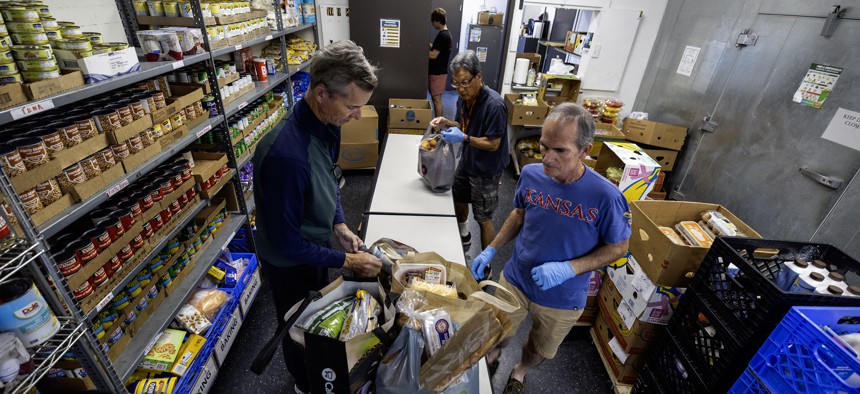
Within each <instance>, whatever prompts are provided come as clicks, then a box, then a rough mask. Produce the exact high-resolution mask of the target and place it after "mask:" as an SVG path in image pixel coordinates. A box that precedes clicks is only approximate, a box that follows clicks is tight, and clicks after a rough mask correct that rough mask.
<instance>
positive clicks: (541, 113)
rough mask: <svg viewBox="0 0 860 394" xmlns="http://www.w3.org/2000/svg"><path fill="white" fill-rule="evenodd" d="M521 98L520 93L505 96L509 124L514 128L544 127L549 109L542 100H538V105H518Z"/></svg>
mask: <svg viewBox="0 0 860 394" xmlns="http://www.w3.org/2000/svg"><path fill="white" fill-rule="evenodd" d="M519 98H520V94H518V93H509V94H506V95H505V106H507V107H508V122H509V123H510V124H511V125H514V126H526V125H532V126H534V125H538V126H539V125H542V124H543V121H544V119H545V118H546V115H547V111H548V110H549V108H548V107H547V105H546V103H544V102H543V100H541V99H539V98H538V99H537V105H524V104H517V99H519Z"/></svg>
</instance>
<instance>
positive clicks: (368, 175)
mask: <svg viewBox="0 0 860 394" xmlns="http://www.w3.org/2000/svg"><path fill="white" fill-rule="evenodd" d="M451 93H452V92H451ZM455 100H456V95H453V94H450V93H446V94H445V96H444V106H445V111H446V114H453V113H454V111H453V109H454V106H455V104H454V102H453V101H455ZM451 118H453V115H452V116H451ZM346 178H347V183H346V186H345V187H344V189H343V190H342V193H341V196H342V197H341V198H342V200H341V202H342V205H343V208H344V212H345V214H346V219H347V224H348V225H349V226H350V228H352V229H354V230H356V229H357V228H358V225H359V223H360V222H361V214H362V212H363V211H364V210H365V208H366V206H367V203H368V201H369V198H370V191H371V183H372V181H373V173H372V171H352V172H347V173H346ZM516 182H517V180H516V176H515V175H514V172H513V169H512V168H509V169H508V171H505V173H504V175H503V176H502V179H501V186H500V188H499V208H498V210H497V211H496V214H495V215H494V218H493V222H494V224H495V226H496V229H497V230H498V229H499V228H500V227H501V225H502V222H503V221H504V219H505V217H507V214H508V213H509V212H510V210H511V209H512V198H513V192H514V188H515V187H516ZM469 227H470V229H471V231H472V233H473V234H475V235H476V234H478V231H479V230H478V226H477V223H475V222H474V220H471V219H470V225H469ZM356 232H357V230H356ZM392 236H393V237H396V235H394V234H392ZM475 240H477V238H475ZM512 250H513V242H511V243H510V244H509V245H507V246H505V247H503V248H501V249H500V250H499V251H498V253H497V254H496V257H495V258H494V259H493V262H492V266H493V273H494V274H493V276H494V279H496V280H498V276H499V273H500V272H501V271H502V267H503V266H504V263H505V261H507V259H508V258H509V257H510V255H511V252H512ZM478 253H480V242H479V241H478V242H473V244H472V247H471V249H470V250H469V252H468V253H467V255H468V256H469V257H470V258H471V257H474V256H476V255H477V254H478ZM331 275H332V276H333V277H334V276H337V275H338V273H337V272H335V271H332V272H331ZM268 286H269V283H267V282H266V281H265V279H264V283H263V287H262V288H261V289H260V293H259V295H258V296H257V300H256V301H255V302H254V305H253V307H252V308H251V311H250V314H249V316H248V318H247V319H246V320H245V322H244V324H243V325H242V328H241V331H240V332H239V336H238V338H236V342H235V343H234V344H233V348H232V350H231V351H230V354H229V355H228V357H227V360H226V361H225V363H224V366H223V367H222V368H221V370H220V371H219V372H218V377H217V380H216V381H215V385H214V387H213V390H212V391H211V392H212V393H213V394H221V393H293V392H294V391H293V380H292V377H291V376H290V375H289V373H287V371H286V367H285V366H284V363H283V361H282V360H283V357H282V355H281V351H280V350H278V352H277V353H276V354H275V355H274V357H272V361H271V363H270V364H269V366H268V368H267V369H266V371H265V373H264V374H263V375H261V376H257V375H254V374H253V373H251V372H250V371H249V367H250V364H251V361H252V360H253V359H254V357H255V356H256V354H257V352H258V351H259V350H260V349H261V348H262V347H263V345H264V344H265V343H266V341H268V340H269V338H271V336H272V335H274V332H275V328H276V326H277V320H276V319H277V317H276V316H275V308H274V304H273V303H272V298H271V294H270V293H269V288H268ZM530 326H531V322H530V321H529V320H526V322H524V323H523V325H522V326H521V327H520V329H519V331H518V333H517V337H516V340H515V341H514V342H513V343H512V344H511V346H509V347H508V348H507V349H506V350H505V351H504V352H503V353H502V359H501V365H500V367H499V371H498V373H497V374H496V376H495V377H494V379H493V380H492V383H493V389H494V392H495V393H502V391H503V389H504V386H505V383H506V382H507V378H508V375H509V373H510V370H511V369H512V368H513V366H514V364H516V362H517V361H518V360H519V355H520V349H519V348H520V346H522V343H523V342H524V340H525V338H526V337H527V335H528V329H529V327H530ZM526 391H527V392H529V393H560V392H566V393H610V392H612V389H611V387H610V384H609V378H608V376H607V374H606V371H605V370H604V368H603V365H602V364H601V361H600V358H599V355H598V354H597V349H596V348H595V347H594V345H593V344H592V343H591V339H590V336H589V334H588V330H587V329H585V328H574V329H573V330H572V331H571V333H570V334H569V335H568V337H567V339H566V340H565V341H564V343H562V345H561V347H560V348H559V350H558V354H557V356H556V358H555V359H553V360H549V361H547V362H545V363H544V364H542V365H541V366H539V367H538V368H536V369H535V370H533V371H532V372H531V373H530V374H529V375H528V376H527V378H526Z"/></svg>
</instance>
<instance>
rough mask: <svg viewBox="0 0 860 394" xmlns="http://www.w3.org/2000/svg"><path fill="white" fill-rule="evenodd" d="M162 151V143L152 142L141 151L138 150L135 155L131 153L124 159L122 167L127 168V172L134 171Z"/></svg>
mask: <svg viewBox="0 0 860 394" xmlns="http://www.w3.org/2000/svg"><path fill="white" fill-rule="evenodd" d="M159 152H161V145H159V144H152V145H150V146H147V147H146V148H143V150H141V151H140V152H137V153H135V154H133V155H129V156H128V157H126V158H125V159H123V160H122V167H123V168H124V169H125V172H126V173H130V172H132V171H134V170H135V169H136V168H138V167H140V166H141V165H143V164H144V163H146V162H148V161H149V160H151V159H152V158H153V157H155V156H156V155H158V153H159Z"/></svg>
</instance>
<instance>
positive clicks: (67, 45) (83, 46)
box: [57, 38, 93, 51]
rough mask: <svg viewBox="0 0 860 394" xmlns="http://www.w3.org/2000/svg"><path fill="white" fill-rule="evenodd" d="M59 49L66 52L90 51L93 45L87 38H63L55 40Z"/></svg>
mask: <svg viewBox="0 0 860 394" xmlns="http://www.w3.org/2000/svg"><path fill="white" fill-rule="evenodd" d="M57 46H58V48H59V49H63V50H67V51H92V50H93V44H92V42H91V41H90V40H89V39H87V38H64V39H62V40H57Z"/></svg>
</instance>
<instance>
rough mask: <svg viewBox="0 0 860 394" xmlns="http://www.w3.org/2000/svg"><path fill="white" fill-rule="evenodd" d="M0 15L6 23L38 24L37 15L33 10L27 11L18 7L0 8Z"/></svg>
mask: <svg viewBox="0 0 860 394" xmlns="http://www.w3.org/2000/svg"><path fill="white" fill-rule="evenodd" d="M0 14H2V15H3V19H4V20H6V22H10V21H20V22H38V21H39V13H38V12H36V11H33V10H28V9H26V8H24V7H18V6H10V7H4V8H0Z"/></svg>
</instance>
